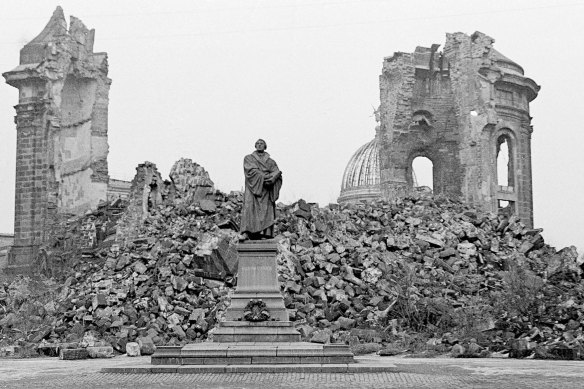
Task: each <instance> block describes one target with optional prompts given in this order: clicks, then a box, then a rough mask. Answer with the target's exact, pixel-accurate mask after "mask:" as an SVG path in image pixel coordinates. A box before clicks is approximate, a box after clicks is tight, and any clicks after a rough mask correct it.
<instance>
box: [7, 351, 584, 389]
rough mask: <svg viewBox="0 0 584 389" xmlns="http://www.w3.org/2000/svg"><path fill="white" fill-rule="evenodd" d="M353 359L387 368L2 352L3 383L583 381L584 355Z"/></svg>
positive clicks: (314, 386) (565, 388) (313, 386)
mask: <svg viewBox="0 0 584 389" xmlns="http://www.w3.org/2000/svg"><path fill="white" fill-rule="evenodd" d="M356 359H357V361H358V363H359V364H361V365H367V366H378V367H384V369H383V370H385V371H383V372H363V373H350V372H349V373H334V372H329V373H310V372H279V373H220V374H218V373H198V374H184V373H159V374H153V373H149V374H129V373H126V374H120V373H116V374H113V373H102V372H101V371H102V369H106V370H107V368H111V367H120V366H125V367H131V366H144V365H148V364H149V363H150V357H135V358H130V357H126V356H118V357H115V358H111V359H88V360H80V361H64V360H59V359H57V358H33V359H0V388H63V389H68V388H75V389H78V388H98V389H100V388H104V389H105V388H108V389H109V388H141V389H143V388H178V389H180V388H190V389H197V388H212V389H215V388H228V389H236V388H245V389H255V388H310V389H327V388H335V389H343V388H351V389H353V388H375V389H381V388H438V389H439V388H449V389H450V388H497V389H504V388H513V389H515V388H530V389H531V388H562V389H571V388H584V361H540V360H517V359H494V358H491V359H454V358H446V357H441V358H432V359H430V358H428V359H425V358H406V357H380V356H376V355H366V356H360V357H356Z"/></svg>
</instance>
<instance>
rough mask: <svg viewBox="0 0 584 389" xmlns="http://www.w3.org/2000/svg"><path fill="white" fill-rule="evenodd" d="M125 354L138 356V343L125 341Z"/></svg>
mask: <svg viewBox="0 0 584 389" xmlns="http://www.w3.org/2000/svg"><path fill="white" fill-rule="evenodd" d="M126 355H127V356H129V357H139V356H140V355H141V354H140V345H139V344H138V343H136V342H128V343H126Z"/></svg>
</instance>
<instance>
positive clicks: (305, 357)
mask: <svg viewBox="0 0 584 389" xmlns="http://www.w3.org/2000/svg"><path fill="white" fill-rule="evenodd" d="M354 362H355V360H354V358H353V354H352V353H351V351H350V350H349V348H348V346H346V345H344V344H339V345H336V344H317V343H306V342H235V343H214V342H206V343H193V344H189V345H186V346H184V347H175V346H166V347H159V348H157V349H156V352H155V353H154V354H153V355H152V357H151V363H152V365H181V366H182V365H262V364H277V365H283V364H286V365H290V364H294V365H302V364H351V363H354Z"/></svg>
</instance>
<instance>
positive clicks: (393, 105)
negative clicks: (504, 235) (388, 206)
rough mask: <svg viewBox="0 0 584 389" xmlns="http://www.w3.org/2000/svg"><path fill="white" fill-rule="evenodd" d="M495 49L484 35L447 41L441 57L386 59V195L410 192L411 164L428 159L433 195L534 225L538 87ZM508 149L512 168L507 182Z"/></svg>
mask: <svg viewBox="0 0 584 389" xmlns="http://www.w3.org/2000/svg"><path fill="white" fill-rule="evenodd" d="M493 42H494V40H493V39H492V38H490V37H489V36H487V35H485V34H483V33H480V32H475V33H474V34H473V35H471V36H468V35H466V34H463V33H455V34H447V35H446V44H445V46H444V50H443V51H442V52H439V51H438V47H439V45H432V46H431V47H430V48H425V47H417V48H416V50H415V52H414V53H411V54H409V53H395V54H394V55H393V56H392V57H389V58H385V60H384V62H383V70H382V74H381V76H380V78H379V83H380V97H381V106H380V114H381V126H380V131H379V133H378V134H377V137H378V144H379V148H380V150H379V155H380V189H381V192H382V196H384V197H392V196H395V195H399V194H400V193H403V192H405V191H408V190H410V189H411V188H412V185H413V177H412V161H413V160H414V158H416V157H418V156H423V157H427V158H428V159H430V160H431V161H432V163H433V181H434V193H437V194H439V193H444V194H447V195H450V196H454V197H459V198H462V199H463V200H465V201H467V202H469V203H473V204H475V205H476V206H479V207H481V208H483V209H485V210H489V211H493V212H508V213H512V214H517V215H518V216H519V217H520V218H521V220H522V221H523V222H524V223H525V224H527V225H529V226H532V225H533V196H532V173H531V133H532V131H533V128H532V126H531V117H530V115H529V103H530V102H531V101H532V100H533V99H535V98H536V97H537V93H538V91H539V89H540V87H539V86H538V85H537V84H536V83H535V82H534V81H533V80H531V79H529V78H527V77H525V76H524V71H523V68H522V67H521V66H519V65H518V64H517V63H515V62H513V61H512V60H510V59H509V58H507V57H505V56H503V55H502V54H501V53H499V52H498V51H497V50H495V49H494V48H493ZM503 144H505V145H506V146H507V149H508V158H509V159H508V161H509V162H508V169H507V179H506V182H504V183H501V182H500V178H501V177H497V157H498V155H499V152H500V151H501V150H502V148H501V146H502V145H503ZM498 179H499V182H498Z"/></svg>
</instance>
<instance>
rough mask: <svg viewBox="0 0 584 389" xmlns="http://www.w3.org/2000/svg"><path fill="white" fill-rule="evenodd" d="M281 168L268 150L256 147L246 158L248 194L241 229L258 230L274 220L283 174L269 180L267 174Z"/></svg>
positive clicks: (244, 160)
mask: <svg viewBox="0 0 584 389" xmlns="http://www.w3.org/2000/svg"><path fill="white" fill-rule="evenodd" d="M278 171H280V170H279V169H278V165H276V162H275V161H274V160H273V159H271V158H270V155H269V154H268V153H266V152H264V153H263V155H262V154H260V153H258V152H257V151H254V152H253V153H252V154H250V155H246V156H245V158H244V159H243V172H244V174H245V194H244V197H243V210H242V212H241V227H240V229H239V230H240V232H242V233H245V232H247V233H251V234H258V233H261V232H262V231H264V230H265V229H266V228H269V227H270V226H272V225H273V224H274V221H275V219H276V201H277V200H278V197H279V196H280V188H281V187H282V177H281V176H280V177H279V178H278V179H277V180H276V181H274V183H273V184H271V185H270V184H268V183H267V182H266V181H265V179H266V175H268V174H270V175H272V174H274V173H276V172H278Z"/></svg>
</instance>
